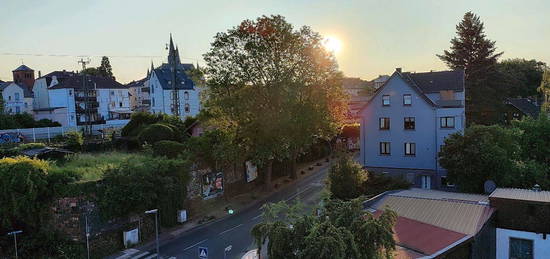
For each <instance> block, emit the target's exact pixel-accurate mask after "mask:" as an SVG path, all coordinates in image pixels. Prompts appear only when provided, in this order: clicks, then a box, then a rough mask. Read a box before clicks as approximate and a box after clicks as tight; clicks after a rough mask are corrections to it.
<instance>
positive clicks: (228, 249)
mask: <svg viewBox="0 0 550 259" xmlns="http://www.w3.org/2000/svg"><path fill="white" fill-rule="evenodd" d="M232 248H233V246H232V245H229V246H228V247H226V248H225V249H224V250H223V259H225V256H226V254H227V253H228V252H229V251H231V249H232Z"/></svg>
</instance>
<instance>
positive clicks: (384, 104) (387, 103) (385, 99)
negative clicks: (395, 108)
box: [382, 95, 390, 106]
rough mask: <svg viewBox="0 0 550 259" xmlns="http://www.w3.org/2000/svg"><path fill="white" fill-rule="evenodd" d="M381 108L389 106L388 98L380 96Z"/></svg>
mask: <svg viewBox="0 0 550 259" xmlns="http://www.w3.org/2000/svg"><path fill="white" fill-rule="evenodd" d="M382 106H390V96H389V95H382Z"/></svg>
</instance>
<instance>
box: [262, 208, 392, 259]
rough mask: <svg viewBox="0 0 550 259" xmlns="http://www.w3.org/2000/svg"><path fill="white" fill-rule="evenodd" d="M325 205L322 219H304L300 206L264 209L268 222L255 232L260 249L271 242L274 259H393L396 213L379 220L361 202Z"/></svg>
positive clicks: (386, 214)
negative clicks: (365, 209)
mask: <svg viewBox="0 0 550 259" xmlns="http://www.w3.org/2000/svg"><path fill="white" fill-rule="evenodd" d="M324 203H325V206H324V207H322V208H319V210H316V211H318V212H320V214H319V215H314V214H313V213H311V214H309V215H303V214H302V212H303V211H302V207H301V206H300V204H298V205H293V206H288V205H287V204H285V203H276V204H267V205H264V207H263V208H264V212H263V217H264V221H263V222H262V223H259V224H257V225H256V226H254V228H253V229H252V235H253V236H254V238H255V239H256V244H257V246H258V248H261V245H262V244H263V243H265V242H266V241H267V240H269V242H268V245H267V254H268V256H269V258H273V259H277V258H290V259H298V258H318V259H329V258H330V259H340V258H342V259H343V258H356V259H363V258H365V259H371V258H393V252H394V250H395V240H394V239H393V226H394V224H395V222H396V220H397V215H396V214H395V212H392V211H389V210H387V211H384V212H383V213H381V215H379V216H378V217H375V216H374V215H372V214H371V213H369V212H366V211H364V210H363V206H362V203H361V201H360V200H357V199H356V200H351V201H341V200H330V199H327V200H325V201H324Z"/></svg>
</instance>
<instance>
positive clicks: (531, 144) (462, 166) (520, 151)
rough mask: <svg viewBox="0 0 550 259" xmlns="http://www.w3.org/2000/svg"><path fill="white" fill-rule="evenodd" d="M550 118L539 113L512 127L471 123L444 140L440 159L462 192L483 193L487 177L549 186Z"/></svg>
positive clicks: (518, 184) (507, 184)
mask: <svg viewBox="0 0 550 259" xmlns="http://www.w3.org/2000/svg"><path fill="white" fill-rule="evenodd" d="M549 133H550V120H548V119H547V118H546V117H544V116H541V118H540V119H538V120H535V119H531V118H527V119H525V120H523V121H515V122H514V123H513V127H511V128H503V127H501V126H496V125H494V126H472V127H470V128H467V129H466V131H465V132H464V134H460V133H455V134H453V135H451V136H449V137H448V138H447V139H446V140H445V145H444V146H443V148H442V150H441V152H440V153H439V161H440V163H441V166H443V167H444V168H446V169H447V170H448V177H449V180H450V181H451V182H454V183H456V184H458V187H459V189H460V190H462V191H465V192H477V193H481V192H483V184H484V182H485V181H486V180H493V181H495V183H496V184H497V186H499V187H515V188H532V187H533V186H534V185H535V184H539V185H540V186H541V187H542V188H543V189H550V170H549V168H548V166H547V165H548V161H550V155H549V154H550V153H548V147H549V146H550V138H549V137H548V134H549Z"/></svg>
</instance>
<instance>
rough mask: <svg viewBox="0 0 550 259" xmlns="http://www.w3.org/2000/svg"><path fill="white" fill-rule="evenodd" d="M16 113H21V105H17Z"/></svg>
mask: <svg viewBox="0 0 550 259" xmlns="http://www.w3.org/2000/svg"><path fill="white" fill-rule="evenodd" d="M15 113H17V114H19V113H21V107H19V106H15Z"/></svg>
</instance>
